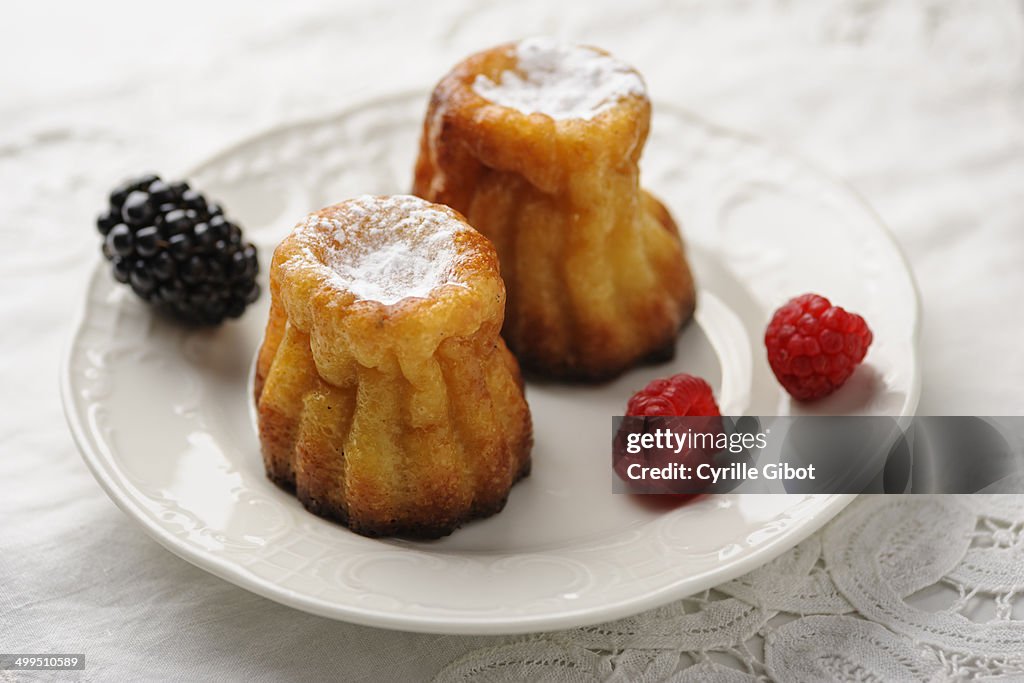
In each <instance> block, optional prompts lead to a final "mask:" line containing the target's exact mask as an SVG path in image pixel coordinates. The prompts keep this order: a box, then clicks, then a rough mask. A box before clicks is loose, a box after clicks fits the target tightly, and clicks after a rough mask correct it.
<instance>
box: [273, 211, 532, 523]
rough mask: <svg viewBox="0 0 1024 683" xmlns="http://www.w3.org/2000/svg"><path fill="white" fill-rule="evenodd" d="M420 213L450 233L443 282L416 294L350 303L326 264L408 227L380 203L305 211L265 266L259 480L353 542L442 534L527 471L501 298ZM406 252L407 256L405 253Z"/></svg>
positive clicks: (491, 268)
mask: <svg viewBox="0 0 1024 683" xmlns="http://www.w3.org/2000/svg"><path fill="white" fill-rule="evenodd" d="M408 199H409V200H411V201H413V202H416V203H417V204H419V205H425V206H430V205H428V204H427V203H426V202H423V201H421V200H418V199H413V198H408ZM358 201H362V202H363V203H362V205H357V202H358ZM378 202H383V205H378ZM367 206H369V207H370V208H371V209H373V215H370V216H367V215H366V214H367V211H366V208H367ZM357 209H358V210H357ZM430 209H431V210H432V211H440V212H443V213H444V217H445V219H446V220H449V221H457V227H458V230H457V231H455V232H454V234H453V236H452V241H453V248H452V252H453V254H454V257H453V259H452V263H451V272H450V273H448V280H447V281H446V282H443V283H441V284H439V285H438V286H435V287H433V288H432V289H431V290H430V291H429V293H428V294H427V295H426V296H423V297H419V296H406V297H403V298H400V299H398V300H397V301H395V302H393V303H390V304H387V303H381V302H380V301H376V300H370V299H366V298H361V297H359V296H358V295H357V294H355V293H353V291H352V290H353V289H356V290H358V287H356V283H353V282H350V281H348V280H346V279H345V278H344V277H341V276H339V275H338V273H337V271H336V270H335V265H332V264H333V262H334V261H337V260H338V255H339V254H341V255H342V256H344V255H346V254H348V255H349V256H351V254H352V253H354V252H352V251H351V250H353V249H360V250H362V251H365V252H366V253H373V252H374V251H375V250H377V248H378V245H375V244H372V239H373V238H372V237H371V236H370V235H369V232H368V228H367V226H373V227H374V228H375V229H379V228H381V227H383V228H384V229H385V230H398V231H402V230H408V229H409V225H410V222H412V223H415V221H416V220H417V218H416V215H415V213H412V214H409V213H403V209H402V206H399V207H398V208H397V209H396V208H395V207H394V206H393V202H390V203H389V200H387V199H385V198H364V199H362V200H350V202H344V203H342V204H339V205H336V206H333V207H329V208H327V209H324V210H322V211H319V212H317V213H315V214H311V215H310V216H309V217H308V218H307V219H306V220H304V221H303V222H301V223H300V224H299V225H298V226H297V227H296V230H295V231H294V232H293V233H292V234H291V235H290V236H289V237H287V238H286V239H285V240H284V241H283V242H282V243H281V244H280V245H279V246H278V248H277V250H276V251H275V253H274V259H273V262H272V264H271V269H270V294H271V307H270V318H269V320H268V322H267V328H266V333H265V337H264V341H263V345H262V347H261V349H260V352H259V356H258V358H257V366H256V384H255V389H256V404H257V408H258V416H259V432H260V442H261V446H262V451H263V459H264V464H265V466H266V470H267V475H268V476H269V477H270V479H272V480H273V481H274V482H276V483H277V484H278V485H280V486H282V487H283V488H286V489H288V490H291V491H294V492H295V493H296V495H297V496H298V498H299V500H300V501H301V502H302V504H303V505H304V506H305V507H306V508H307V509H309V510H310V511H312V512H314V513H316V514H318V515H320V516H323V517H327V518H330V519H333V520H336V521H338V522H341V523H342V524H344V525H346V526H348V527H349V528H351V529H352V530H353V531H356V532H357V533H360V534H363V535H366V536H382V535H405V536H412V537H425V538H435V537H438V536H443V535H446V534H449V533H451V532H452V531H453V530H454V529H456V528H457V527H458V526H459V525H461V524H462V523H464V522H466V521H468V520H470V519H474V518H477V517H484V516H487V515H491V514H494V513H496V512H498V511H500V510H501V509H502V507H503V506H504V504H505V500H506V499H507V496H508V493H509V489H510V488H511V486H512V484H514V483H515V482H516V481H517V480H519V479H520V478H521V477H523V476H525V475H526V474H528V472H529V468H530V448H531V445H532V434H531V422H530V415H529V411H528V408H527V405H526V401H525V399H524V396H523V384H522V380H521V378H520V375H519V367H518V364H517V363H516V361H515V358H514V357H513V356H512V355H511V353H510V352H509V351H508V349H507V348H506V346H505V344H504V342H503V341H502V340H501V339H500V337H499V336H498V334H499V331H500V329H501V324H502V316H503V311H504V304H505V292H504V286H503V284H502V281H501V279H500V277H499V276H498V263H497V257H496V255H495V253H494V249H493V247H492V246H491V244H490V243H489V242H488V241H487V240H486V239H485V238H483V237H482V236H481V235H480V234H479V233H477V232H475V231H473V230H472V229H471V228H469V227H468V226H467V225H466V224H465V223H464V221H463V219H462V217H461V216H459V215H458V214H457V213H455V212H454V211H451V210H450V209H448V208H447V207H437V206H431V207H430ZM389 212H391V213H392V214H394V215H388V214H389ZM403 239H406V238H403ZM418 239H419V238H418V237H417V236H415V235H409V236H408V238H407V242H408V244H406V245H405V246H407V247H408V248H409V250H410V251H411V252H413V253H414V254H415V253H416V252H417V250H421V249H422V244H419V243H418V242H417V240H418ZM367 240H371V243H369V244H368V243H367ZM362 251H361V252H360V253H362Z"/></svg>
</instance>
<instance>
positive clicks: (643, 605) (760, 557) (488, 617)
mask: <svg viewBox="0 0 1024 683" xmlns="http://www.w3.org/2000/svg"><path fill="white" fill-rule="evenodd" d="M411 96H417V97H425V96H424V94H423V93H422V92H415V93H396V94H394V95H389V96H384V97H378V98H375V99H372V100H368V101H366V102H363V103H361V104H358V105H356V106H353V107H349V108H346V109H345V110H344V111H342V112H339V113H336V114H333V115H330V116H325V117H320V118H316V119H311V120H306V121H298V122H293V123H290V124H285V125H281V126H276V127H274V128H271V129H269V130H267V131H264V132H263V133H260V134H258V135H255V136H252V137H250V138H248V139H246V140H244V141H242V142H239V143H236V144H234V145H231V146H230V147H228V148H227V149H225V150H222V151H221V152H219V153H218V154H215V155H213V156H211V157H210V158H209V159H208V160H207V161H206V162H205V163H203V164H201V165H199V166H198V167H196V169H195V171H194V172H193V173H192V174H186V175H190V176H191V175H193V174H199V173H201V171H202V169H203V168H205V167H208V166H210V165H212V164H215V163H217V162H218V161H219V160H222V159H225V158H230V157H231V156H232V155H233V154H236V153H238V152H239V151H240V150H243V149H245V148H247V147H249V146H250V145H253V144H257V143H259V142H260V141H263V140H266V139H268V138H271V137H274V136H275V135H281V134H284V133H287V132H288V131H289V130H294V129H296V128H302V127H313V126H318V125H319V126H323V125H330V124H331V123H333V122H336V121H340V120H342V119H345V118H346V117H348V116H351V115H352V114H355V113H357V112H359V111H364V110H366V109H367V108H372V107H376V106H382V105H383V104H385V103H387V102H390V101H397V100H404V99H408V98H410V97H411ZM659 108H662V109H667V110H671V111H673V113H674V114H676V115H677V116H681V117H684V118H686V119H689V120H691V121H692V122H693V123H694V124H695V125H700V126H703V127H705V128H708V129H710V130H713V131H715V132H717V133H720V134H722V135H728V136H731V137H734V138H740V139H743V140H745V141H748V142H751V143H753V144H755V145H758V146H759V147H765V148H767V149H769V150H771V151H772V152H774V153H776V154H781V155H784V156H785V157H788V158H789V159H793V160H795V161H797V162H798V163H799V165H800V166H803V167H805V168H807V169H808V170H810V171H811V172H812V173H814V174H815V175H817V176H819V177H822V178H824V179H825V180H827V181H828V182H829V183H831V184H832V185H834V186H837V187H839V188H840V189H841V190H842V191H843V192H844V193H845V194H846V195H847V196H848V198H850V199H852V200H854V201H855V202H856V203H857V204H858V205H859V206H860V208H861V210H862V211H863V212H864V213H865V215H866V216H867V217H868V218H870V222H871V223H872V224H873V225H874V226H875V227H876V228H877V231H878V233H879V236H880V237H882V238H883V239H885V240H886V241H887V242H888V244H889V246H890V247H891V248H892V249H893V251H894V252H895V253H896V254H897V255H898V256H899V259H900V260H901V261H902V263H903V265H904V269H905V272H906V275H907V277H908V280H909V284H910V286H911V289H912V292H913V296H914V302H913V303H914V306H915V317H914V326H913V330H912V339H911V340H912V344H913V349H914V354H913V360H914V363H915V367H914V368H913V380H914V381H913V384H912V386H910V387H908V395H907V401H906V403H905V409H907V410H909V412H913V411H914V410H915V409H916V405H917V402H918V398H919V393H920V372H919V362H920V360H919V357H918V353H917V349H918V346H919V335H920V295H919V292H918V290H917V286H916V282H914V279H913V275H912V271H910V268H909V265H908V264H907V263H906V258H905V256H904V254H903V252H902V250H901V249H900V248H899V246H898V244H896V242H895V239H894V238H893V236H892V235H891V233H890V232H889V231H888V230H887V228H886V227H885V226H884V224H883V223H882V222H881V221H880V220H879V218H878V216H877V215H876V214H875V213H874V211H873V210H872V209H871V207H870V206H869V205H867V204H866V203H865V202H864V201H863V200H862V199H861V198H860V197H859V196H857V194H856V193H855V192H854V191H852V190H851V189H850V188H849V187H848V186H846V185H845V184H844V183H842V182H840V181H837V180H835V179H834V178H832V177H831V176H829V175H828V174H827V173H824V172H822V171H821V170H820V169H818V168H817V167H815V166H814V165H813V164H810V163H807V162H806V161H805V160H803V159H801V158H800V157H799V156H797V155H794V154H791V153H788V152H785V151H782V150H779V149H778V148H777V147H773V146H769V145H764V144H763V143H762V142H760V141H759V140H757V138H755V137H753V136H750V135H747V134H744V133H737V132H734V131H731V130H729V129H725V128H722V127H721V126H718V125H715V124H709V123H707V122H704V121H703V120H702V119H700V118H699V117H696V116H694V115H693V114H691V113H689V112H686V111H685V110H681V109H679V108H677V107H673V106H670V105H659ZM104 276H105V271H104V269H103V268H102V263H98V264H97V266H96V268H95V270H94V272H93V274H92V276H91V278H90V286H89V288H88V292H87V296H86V301H85V303H84V305H83V306H82V307H81V309H80V311H79V314H78V318H77V320H76V323H75V325H74V333H73V335H72V337H71V339H70V340H69V343H68V344H67V348H66V351H65V353H64V354H63V357H62V365H61V394H62V400H63V403H64V409H65V415H66V417H67V421H68V424H69V426H70V428H71V432H72V434H73V436H74V439H75V441H76V443H77V445H78V447H79V450H80V451H81V453H82V455H83V459H84V460H85V461H86V463H87V465H88V466H89V468H90V470H91V471H92V472H93V475H94V476H95V477H96V479H97V480H98V481H99V482H100V484H101V486H102V487H103V489H104V490H105V491H106V492H107V494H108V495H109V496H110V497H111V499H113V500H114V502H115V503H116V504H117V505H118V507H120V508H121V509H122V510H123V511H124V512H125V513H126V514H128V515H129V516H131V517H133V518H135V519H136V520H137V521H138V522H140V523H141V524H142V526H143V528H144V529H145V531H146V532H147V533H148V534H149V535H150V536H151V537H152V538H154V539H155V540H156V541H157V542H159V543H160V544H161V545H163V546H164V547H165V548H167V549H168V550H170V551H171V552H173V553H174V554H176V555H178V556H179V557H182V558H183V559H185V560H186V561H189V562H190V563H192V564H194V565H196V566H198V567H200V568H202V569H204V570H206V571H209V572H211V573H212V574H214V575H216V576H219V577H221V578H223V579H225V580H227V581H230V582H232V583H234V584H236V585H239V586H241V587H243V588H245V589H247V590H250V591H252V592H254V593H257V594H259V595H262V596H264V597H267V598H270V599H272V600H275V601H277V602H280V603H283V604H286V605H289V606H291V607H295V608H297V609H301V610H304V611H307V612H311V613H314V614H319V615H322V616H326V617H330V618H335V619H342V620H346V621H351V622H356V623H361V624H365V625H370V626H379V627H387V628H396V629H404V630H414V631H423V632H435V633H464V634H506V633H522V632H530V631H538V630H551V629H559V628H569V627H575V626H581V625H586V624H592V623H597V622H601V621H605V620H608V619H613V618H617V617H623V616H627V615H630V614H634V613H637V612H639V611H642V610H645V609H648V608H652V607H656V606H658V605H660V604H664V603H665V602H667V601H669V600H672V599H676V598H680V597H684V596H686V595H689V594H692V593H693V592H696V591H699V590H702V589H704V588H707V587H709V586H711V585H715V584H717V583H720V582H723V581H727V580H730V579H732V578H736V577H738V576H740V575H742V574H743V573H745V572H747V571H750V570H751V569H753V568H755V567H756V566H758V565H760V564H763V563H764V562H767V561H769V560H771V559H772V558H774V557H776V556H777V555H778V554H780V553H781V552H783V551H784V550H786V549H787V548H789V547H792V546H793V545H795V544H796V543H798V542H800V541H801V540H803V539H804V538H806V537H807V536H809V535H810V534H811V533H813V532H814V531H815V530H817V529H818V528H820V526H822V525H823V524H825V523H826V522H827V521H828V520H829V519H831V518H832V517H833V516H834V515H835V514H837V513H838V512H839V511H840V510H841V509H842V508H844V507H845V506H846V505H847V504H848V503H849V502H850V501H852V500H853V498H854V496H832V497H831V498H830V499H829V500H828V501H827V502H826V503H824V504H823V505H822V506H821V507H820V508H819V509H818V510H817V511H816V512H815V513H814V515H812V516H811V517H809V518H804V519H801V520H799V521H798V523H792V518H789V519H790V522H791V523H790V524H789V525H788V526H787V527H786V528H785V529H784V530H783V531H781V532H780V533H778V534H775V535H774V536H772V537H771V538H769V539H767V540H763V541H761V542H760V543H758V544H757V545H756V546H753V547H747V548H745V551H744V554H743V555H742V556H741V557H739V558H735V559H730V560H729V561H727V562H726V563H725V564H724V565H723V566H719V567H717V568H715V569H714V570H708V571H705V572H703V573H698V574H692V575H688V576H686V577H685V578H684V579H681V580H677V581H673V582H671V583H669V584H667V585H663V586H661V587H658V588H656V589H653V590H647V591H645V592H643V593H642V594H639V595H634V596H631V597H629V598H627V599H623V600H620V601H618V602H614V603H609V604H605V605H602V606H601V607H600V608H594V607H588V608H584V609H577V610H573V609H567V607H568V605H566V604H563V605H562V606H561V608H559V609H553V610H551V611H549V612H548V613H542V614H536V613H531V614H520V615H493V614H481V613H476V614H474V613H466V614H461V615H459V614H457V613H455V612H454V611H450V612H449V613H446V614H440V615H439V614H433V615H419V614H402V613H401V610H391V609H384V608H366V607H363V606H360V605H356V604H341V603H339V602H334V601H329V600H324V599H322V598H319V597H316V596H311V595H309V594H306V593H303V592H302V591H298V590H293V589H289V588H285V587H284V586H282V585H280V584H279V583H277V582H275V581H273V580H270V579H267V578H263V577H259V576H257V575H256V574H255V573H253V572H251V571H250V570H248V569H247V567H246V566H244V565H242V564H240V563H238V562H237V561H232V560H230V559H229V558H226V557H224V556H220V555H217V554H216V553H213V552H210V551H208V550H205V549H203V548H201V547H199V546H198V545H194V544H189V543H188V542H186V541H185V540H184V539H182V538H179V537H178V536H176V535H175V534H174V533H173V532H172V531H170V530H169V529H168V528H167V527H166V526H163V525H161V523H160V521H159V520H158V519H157V518H155V517H154V516H152V514H151V512H149V511H147V510H146V509H145V506H144V505H143V503H142V502H141V501H136V500H135V499H134V497H133V494H132V492H131V491H130V490H129V487H128V485H127V483H126V482H125V481H124V478H123V476H119V473H118V472H117V471H116V467H115V466H114V464H113V463H112V462H110V460H109V458H108V457H106V456H105V455H103V453H102V450H103V449H102V447H101V444H99V443H98V442H97V435H96V434H94V433H93V431H92V430H91V429H90V428H89V427H88V425H87V424H85V421H84V420H83V419H81V417H80V416H79V414H78V412H77V410H76V402H77V397H76V391H75V389H74V378H73V376H72V363H73V361H74V358H75V351H76V348H77V346H78V343H79V341H80V337H81V335H82V333H83V331H84V329H85V327H86V325H87V322H88V318H89V313H90V307H91V306H90V303H91V296H90V295H91V293H92V292H93V289H94V285H95V284H96V281H97V278H101V277H104ZM393 550H396V551H397V549H393Z"/></svg>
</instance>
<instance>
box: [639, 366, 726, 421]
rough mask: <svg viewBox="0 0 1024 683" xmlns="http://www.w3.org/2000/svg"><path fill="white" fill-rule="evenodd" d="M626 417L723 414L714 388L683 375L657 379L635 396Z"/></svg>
mask: <svg viewBox="0 0 1024 683" xmlns="http://www.w3.org/2000/svg"><path fill="white" fill-rule="evenodd" d="M626 415H648V416H650V415H661V416H679V417H685V416H694V415H721V413H720V412H719V411H718V404H717V403H715V396H714V394H713V393H711V386H710V385H709V384H708V383H707V382H705V381H704V380H702V379H701V378H700V377H694V376H693V375H687V374H685V373H680V374H678V375H672V376H671V377H665V378H662V379H656V380H654V381H653V382H651V383H650V384H648V385H647V386H646V387H644V388H643V389H641V390H640V391H638V392H636V393H635V394H633V398H631V399H629V404H628V405H627V406H626Z"/></svg>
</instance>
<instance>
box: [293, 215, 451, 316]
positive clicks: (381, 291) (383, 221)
mask: <svg viewBox="0 0 1024 683" xmlns="http://www.w3.org/2000/svg"><path fill="white" fill-rule="evenodd" d="M468 230H469V227H468V226H467V225H466V224H465V223H464V222H463V221H462V220H460V219H459V218H458V217H457V215H455V214H454V213H452V212H451V211H446V210H444V209H442V208H441V207H439V206H437V205H435V204H431V203H430V202H427V201H424V200H423V199H420V198H418V197H413V196H410V195H394V196H382V197H375V196H370V195H365V196H362V197H357V198H355V199H352V200H350V201H348V202H346V203H344V204H343V205H340V206H339V210H338V211H336V212H335V213H334V214H330V213H327V212H320V213H316V214H312V215H311V216H309V217H307V219H306V220H305V222H303V223H300V224H299V226H298V228H297V232H298V233H300V236H301V237H302V238H304V239H306V240H308V241H310V242H318V243H319V245H318V246H319V247H320V249H315V247H311V248H312V249H314V250H316V251H320V254H319V255H318V256H319V258H318V259H315V260H317V261H318V262H320V263H322V264H323V268H325V270H326V272H327V273H328V275H329V281H330V282H331V283H332V284H334V285H335V286H336V287H337V288H338V289H340V290H346V291H348V292H351V293H352V294H353V295H355V298H356V300H357V301H377V302H379V303H382V304H385V305H391V304H394V303H397V302H398V301H400V300H402V299H405V298H407V297H418V298H426V297H427V296H429V295H430V292H431V291H433V290H434V289H435V288H437V287H440V286H442V285H449V284H450V285H456V286H460V287H465V286H466V285H465V283H464V282H462V281H461V280H460V278H459V277H458V275H457V274H456V272H455V265H456V262H457V261H458V259H459V253H458V251H457V249H456V245H455V240H454V238H455V235H457V234H459V233H463V232H467V231H468Z"/></svg>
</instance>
